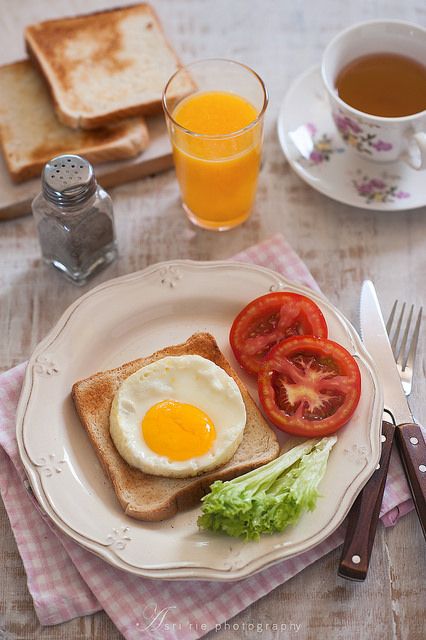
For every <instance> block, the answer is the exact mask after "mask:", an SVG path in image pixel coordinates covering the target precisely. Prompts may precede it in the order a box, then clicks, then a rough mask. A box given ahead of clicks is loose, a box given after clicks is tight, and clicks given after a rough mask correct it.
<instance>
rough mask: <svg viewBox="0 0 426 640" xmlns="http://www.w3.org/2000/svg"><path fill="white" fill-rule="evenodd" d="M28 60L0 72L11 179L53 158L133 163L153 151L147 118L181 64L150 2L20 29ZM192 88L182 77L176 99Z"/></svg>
mask: <svg viewBox="0 0 426 640" xmlns="http://www.w3.org/2000/svg"><path fill="white" fill-rule="evenodd" d="M24 35H25V43H26V48H27V51H28V54H29V58H28V59H26V60H20V61H18V62H14V63H11V64H7V65H3V66H1V67H0V143H1V147H2V151H3V155H4V158H5V161H6V165H7V168H8V170H9V173H10V176H11V178H12V180H13V181H15V182H21V181H23V180H26V179H28V178H31V177H33V176H35V175H37V174H39V172H40V170H41V168H42V167H43V165H44V164H45V163H46V162H47V161H48V160H49V159H51V158H52V157H54V156H55V155H59V154H62V153H76V154H79V155H83V156H85V157H86V158H87V159H88V160H90V161H91V162H95V163H96V162H106V161H109V160H118V159H124V158H130V157H133V156H135V155H138V154H139V153H141V152H142V151H143V150H144V149H146V148H147V146H148V144H149V132H148V129H149V127H148V126H147V124H146V121H145V116H147V115H152V114H155V113H158V112H161V96H162V91H163V89H164V86H165V84H166V82H167V80H168V79H169V77H170V76H171V75H172V74H173V73H174V71H176V69H177V68H178V67H179V66H180V62H179V59H178V57H177V55H176V54H175V52H174V51H173V49H172V48H171V46H170V45H169V43H168V42H167V40H166V38H165V35H164V33H163V30H162V27H161V24H160V22H159V19H158V17H157V16H156V14H155V12H154V11H153V9H152V8H151V7H150V6H149V5H148V4H145V3H143V4H136V5H132V6H129V7H123V8H118V9H113V10H109V11H103V12H98V13H92V14H88V15H83V16H76V17H71V18H63V19H58V20H48V21H45V22H40V23H38V24H34V25H31V26H29V27H27V28H26V29H25V34H24ZM191 86H192V81H191V79H190V78H189V77H184V78H183V80H182V82H181V86H179V87H177V91H178V92H179V94H182V95H185V93H187V92H188V91H189V90H190V89H191Z"/></svg>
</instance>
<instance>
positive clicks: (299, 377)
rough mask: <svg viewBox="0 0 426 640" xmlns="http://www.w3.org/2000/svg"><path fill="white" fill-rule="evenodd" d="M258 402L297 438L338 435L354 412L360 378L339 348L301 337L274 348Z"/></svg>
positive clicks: (261, 374)
mask: <svg viewBox="0 0 426 640" xmlns="http://www.w3.org/2000/svg"><path fill="white" fill-rule="evenodd" d="M258 389H259V399H260V402H261V404H262V407H263V409H264V411H265V413H266V415H267V417H268V418H269V419H270V421H271V422H272V423H273V424H274V425H275V426H277V427H278V428H279V429H281V430H282V431H286V432H287V433H291V434H293V435H296V436H305V437H316V436H325V435H328V434H330V433H334V432H335V431H337V429H339V428H340V427H341V426H342V425H344V424H346V422H348V420H349V419H350V417H351V416H352V414H353V412H354V411H355V409H356V407H357V404H358V401H359V398H360V394H361V375H360V372H359V368H358V365H357V363H356V361H355V359H354V358H353V357H352V356H351V354H350V353H349V352H348V351H346V349H345V348H344V347H342V346H341V345H340V344H337V342H333V341H332V340H327V339H325V338H315V337H314V336H296V337H293V338H288V340H283V341H282V342H280V343H279V344H278V345H277V346H276V347H274V348H273V349H272V350H271V352H270V353H269V355H268V358H267V359H266V361H265V362H264V364H263V365H262V368H261V370H260V372H259V375H258Z"/></svg>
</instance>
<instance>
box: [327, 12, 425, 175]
mask: <svg viewBox="0 0 426 640" xmlns="http://www.w3.org/2000/svg"><path fill="white" fill-rule="evenodd" d="M425 61H426V29H424V28H422V27H420V26H417V25H413V24H409V23H407V22H400V21H396V20H386V21H381V20H375V21H371V22H364V23H361V24H358V25H355V26H353V27H350V28H349V29H346V30H345V31H343V32H342V33H340V34H338V35H337V36H336V37H335V38H334V39H333V40H332V41H331V42H330V44H329V45H328V46H327V48H326V50H325V52H324V55H323V60H322V67H321V72H322V78H323V82H324V85H325V87H326V90H327V93H328V97H329V101H330V105H331V109H332V115H333V119H334V122H335V124H336V127H337V129H338V131H339V133H340V135H341V137H342V139H343V141H344V142H345V144H346V145H348V146H349V147H351V148H352V149H353V150H354V151H355V152H356V153H357V154H358V155H361V156H363V157H367V158H369V159H371V160H375V161H378V162H392V161H395V160H398V159H400V158H401V159H404V160H406V162H408V163H409V164H410V165H411V166H412V167H413V168H415V169H425V168H426V64H425Z"/></svg>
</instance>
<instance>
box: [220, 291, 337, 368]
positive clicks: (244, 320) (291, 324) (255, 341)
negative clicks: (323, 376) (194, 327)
mask: <svg viewBox="0 0 426 640" xmlns="http://www.w3.org/2000/svg"><path fill="white" fill-rule="evenodd" d="M306 334H308V335H314V336H319V337H320V338H326V337H327V334H328V332H327V324H326V322H325V318H324V316H323V315H322V312H321V309H320V308H319V307H318V306H317V305H316V304H315V302H313V301H312V300H311V299H310V298H307V297H306V296H302V295H300V294H298V293H290V292H287V291H277V292H275V293H267V294H266V295H264V296H261V297H260V298H256V300H253V301H252V302H250V303H249V304H248V305H247V306H246V307H244V309H243V310H242V311H240V313H239V314H238V315H237V317H236V318H235V320H234V322H233V324H232V327H231V332H230V335H229V341H230V343H231V347H232V350H233V352H234V355H235V357H236V359H237V360H238V362H239V364H240V365H241V366H242V367H243V368H244V369H246V371H248V372H249V373H253V374H256V373H257V372H258V371H259V370H260V367H261V366H262V363H263V361H264V360H265V358H266V356H267V355H268V353H269V351H270V350H271V349H272V347H274V346H275V345H276V344H278V343H279V342H281V340H284V339H285V338H289V337H291V336H295V335H306Z"/></svg>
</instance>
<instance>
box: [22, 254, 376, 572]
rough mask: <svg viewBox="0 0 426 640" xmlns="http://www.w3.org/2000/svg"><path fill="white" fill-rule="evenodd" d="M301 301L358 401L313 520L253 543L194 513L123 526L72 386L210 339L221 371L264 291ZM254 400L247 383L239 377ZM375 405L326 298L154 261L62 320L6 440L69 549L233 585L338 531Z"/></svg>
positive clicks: (214, 266)
mask: <svg viewBox="0 0 426 640" xmlns="http://www.w3.org/2000/svg"><path fill="white" fill-rule="evenodd" d="M277 289H283V290H289V291H295V292H299V293H304V294H306V295H309V296H310V297H311V298H312V299H313V300H315V301H316V302H317V303H318V304H319V306H320V307H321V309H322V311H323V313H324V315H325V317H326V320H327V323H328V326H329V332H330V337H331V338H332V339H334V340H337V341H338V342H340V343H341V344H342V345H344V346H345V347H346V348H347V349H348V350H349V351H350V352H351V353H353V354H354V356H355V357H356V359H357V361H358V364H359V366H360V369H361V375H362V395H361V401H360V404H359V406H358V408H357V410H356V412H355V415H354V416H353V418H352V419H351V421H350V423H349V424H348V425H346V426H345V427H344V428H343V429H342V430H340V431H339V434H338V442H337V444H336V445H335V447H334V449H333V451H332V453H331V456H330V460H329V464H328V468H327V473H326V475H325V477H324V479H323V481H322V482H321V485H320V493H321V495H322V497H321V498H319V500H318V503H317V508H316V510H315V512H313V513H307V514H305V515H303V516H302V518H301V519H300V521H299V522H298V523H297V525H295V526H292V527H289V528H288V529H287V530H285V531H284V532H283V533H282V534H276V535H272V536H264V537H262V539H261V541H260V542H258V543H255V542H250V543H244V542H241V541H239V540H234V539H233V538H228V537H226V536H220V535H217V534H211V533H209V532H200V531H199V530H198V528H197V524H196V520H197V517H198V515H199V512H200V510H199V508H198V507H197V508H194V509H192V510H190V511H187V512H184V513H180V514H178V515H177V516H176V517H174V518H172V519H170V520H166V521H164V522H159V523H143V522H139V521H137V520H133V519H131V518H129V517H127V516H126V515H125V514H124V512H123V511H122V510H121V508H120V506H119V504H118V501H117V500H116V498H115V494H114V492H113V489H112V487H111V485H110V483H109V481H108V480H107V479H106V477H105V475H104V473H103V471H102V469H101V467H100V464H99V463H98V461H97V458H96V455H95V453H94V451H93V449H92V447H91V445H90V443H89V440H88V438H87V436H86V434H85V432H84V430H83V428H82V427H81V425H80V423H79V420H78V418H77V416H76V414H75V412H74V408H73V404H72V400H71V397H70V390H71V386H72V384H73V383H74V382H75V381H76V380H78V379H80V378H84V377H86V376H89V375H91V374H92V373H94V372H96V371H100V370H103V369H109V368H111V367H116V366H117V365H120V364H122V363H123V362H126V361H128V360H133V359H135V358H138V357H140V356H143V355H147V354H149V353H151V352H153V351H156V350H157V349H161V348H162V347H164V346H166V345H169V344H173V343H177V342H181V341H184V340H186V339H187V338H188V337H189V336H190V335H191V334H192V333H193V332H196V331H200V330H201V331H204V330H207V331H210V332H211V333H212V334H213V335H214V336H215V337H216V339H217V341H218V343H219V346H220V347H221V349H222V350H223V352H224V353H225V355H226V356H227V357H228V358H229V359H230V360H231V362H232V363H233V365H234V366H235V367H236V368H238V367H237V364H236V362H235V360H234V358H233V356H232V353H231V350H230V347H229V344H228V332H229V328H230V325H231V323H232V320H233V318H234V317H235V315H236V314H237V312H238V311H239V310H240V309H241V308H242V307H243V306H244V305H245V304H247V302H249V301H250V300H252V299H253V298H255V297H257V296H259V295H261V294H264V293H266V292H268V291H270V290H277ZM242 378H243V379H244V380H245V382H246V383H247V385H248V387H249V389H250V391H251V392H252V394H253V396H254V397H255V398H256V400H257V394H256V389H255V385H254V384H253V380H251V379H249V378H248V376H247V377H246V376H245V375H242ZM382 408H383V399H382V392H381V388H380V384H379V381H378V377H377V374H376V372H375V369H374V367H373V363H372V361H371V358H370V356H369V355H368V354H367V352H366V351H365V349H364V348H363V346H362V344H361V341H360V339H359V338H358V335H357V334H356V332H355V330H354V329H353V327H352V326H351V325H350V324H349V322H348V321H347V320H346V319H345V318H344V316H343V315H342V314H341V313H340V312H339V311H338V310H337V309H336V308H335V307H333V306H332V305H331V304H330V303H329V302H328V301H327V300H326V299H324V298H323V297H322V296H320V295H319V294H317V293H314V292H312V291H311V290H308V289H306V288H303V287H301V286H296V285H294V284H292V283H290V282H288V281H287V280H285V279H284V278H283V277H281V276H280V275H278V274H277V273H274V272H273V271H270V270H268V269H264V268H261V267H256V266H252V265H245V264H241V263H227V262H190V261H175V262H168V263H161V264H157V265H154V266H151V267H149V268H148V269H145V270H144V271H141V272H138V273H134V274H131V275H128V276H124V277H122V278H117V279H116V280H111V281H109V282H106V283H104V284H102V285H100V286H99V287H96V288H95V289H93V290H92V291H90V292H89V293H87V294H86V295H84V296H82V297H81V298H80V299H79V300H77V301H76V302H75V303H74V304H73V305H72V306H71V307H69V309H68V310H67V311H66V312H65V313H64V315H63V316H62V318H61V319H60V320H59V322H58V323H57V325H56V326H55V327H54V329H53V330H52V331H51V332H50V334H49V335H48V336H47V337H46V338H45V339H44V340H43V341H42V342H41V343H40V344H39V346H38V347H37V349H36V350H35V352H34V353H33V355H32V357H31V359H30V361H29V365H28V368H27V372H26V376H25V381H24V386H23V390H22V395H21V399H20V402H19V407H18V422H17V438H18V444H19V450H20V454H21V457H22V460H23V463H24V466H25V468H26V471H27V474H28V477H29V480H30V483H31V486H32V488H33V491H34V493H35V495H36V496H37V499H38V501H39V502H40V504H41V506H42V507H43V509H44V510H45V511H46V512H47V513H48V515H49V516H50V517H51V518H52V520H53V521H54V522H55V523H56V524H57V526H58V527H59V528H60V529H61V530H62V531H64V532H65V533H67V534H68V535H69V536H71V538H73V539H74V540H75V541H76V542H79V543H80V544H82V545H83V546H84V547H86V548H87V549H90V550H91V551H93V552H94V553H96V554H97V555H99V556H100V557H101V558H103V559H104V560H107V561H108V562H110V563H111V564H113V565H115V566H116V567H119V568H121V569H125V570H127V571H130V572H132V573H135V574H139V575H143V576H148V577H150V578H167V579H173V578H180V579H182V578H197V579H209V580H235V579H240V578H244V577H246V576H249V575H250V574H252V573H254V572H256V571H258V570H259V569H262V568H263V567H266V566H268V565H271V564H273V563H275V562H277V561H278V560H281V559H283V558H288V557H290V556H294V555H296V554H299V553H301V552H303V551H306V550H308V549H310V548H311V547H313V546H315V545H316V544H318V543H319V542H321V541H322V540H324V539H325V538H326V537H327V536H329V535H330V534H331V533H332V532H333V531H334V530H335V529H336V528H337V527H338V526H339V524H340V523H341V522H342V520H343V519H344V517H345V515H346V514H347V512H348V510H349V508H350V507H351V505H352V503H353V501H354V499H355V497H356V495H357V494H358V492H359V490H360V489H361V487H362V486H363V485H364V484H365V482H366V481H367V479H368V478H369V477H370V475H371V474H372V473H373V471H374V469H375V467H376V464H377V462H378V460H379V457H380V447H381V445H380V431H381V417H382Z"/></svg>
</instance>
